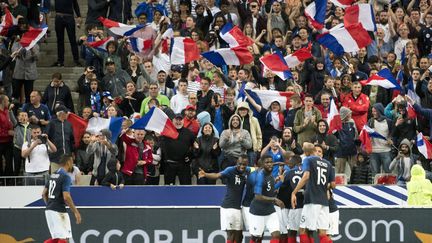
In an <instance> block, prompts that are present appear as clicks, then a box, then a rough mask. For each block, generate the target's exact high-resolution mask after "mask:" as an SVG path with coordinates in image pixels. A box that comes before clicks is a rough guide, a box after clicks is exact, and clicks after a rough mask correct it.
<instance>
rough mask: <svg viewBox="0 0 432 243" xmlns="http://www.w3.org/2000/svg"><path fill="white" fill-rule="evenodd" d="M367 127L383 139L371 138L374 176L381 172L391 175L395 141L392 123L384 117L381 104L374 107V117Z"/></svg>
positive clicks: (371, 159) (371, 160) (371, 158)
mask: <svg viewBox="0 0 432 243" xmlns="http://www.w3.org/2000/svg"><path fill="white" fill-rule="evenodd" d="M367 125H368V126H369V127H370V128H372V129H374V130H375V132H377V133H378V134H380V135H381V138H376V137H371V141H372V153H371V155H370V162H371V169H372V176H375V175H376V174H377V173H381V171H384V173H390V168H389V166H390V162H391V158H392V153H391V150H392V145H393V141H392V140H391V133H392V122H391V120H390V119H388V118H387V117H386V116H384V106H383V105H382V104H381V103H376V104H375V105H373V107H372V117H371V118H370V119H369V121H368V122H367ZM381 167H382V169H381Z"/></svg>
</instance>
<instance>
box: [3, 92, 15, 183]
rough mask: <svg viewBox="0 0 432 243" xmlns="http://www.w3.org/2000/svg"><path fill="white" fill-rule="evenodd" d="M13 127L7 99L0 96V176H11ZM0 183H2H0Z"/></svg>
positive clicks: (4, 96)
mask: <svg viewBox="0 0 432 243" xmlns="http://www.w3.org/2000/svg"><path fill="white" fill-rule="evenodd" d="M13 135H14V131H13V126H12V122H11V120H10V117H9V98H8V97H7V96H6V95H0V176H12V175H13V168H12V163H13V162H12V148H13V145H12V140H13ZM3 157H4V160H5V161H6V167H5V170H4V171H3V163H2V161H3ZM0 183H2V182H1V181H0Z"/></svg>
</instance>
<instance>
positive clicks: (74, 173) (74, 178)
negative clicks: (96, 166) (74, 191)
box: [66, 160, 81, 185]
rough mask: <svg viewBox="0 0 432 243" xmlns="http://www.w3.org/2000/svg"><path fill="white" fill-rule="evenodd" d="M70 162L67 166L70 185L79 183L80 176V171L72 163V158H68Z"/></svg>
mask: <svg viewBox="0 0 432 243" xmlns="http://www.w3.org/2000/svg"><path fill="white" fill-rule="evenodd" d="M67 163H69V164H70V166H69V170H67V171H66V172H67V174H68V176H69V177H70V178H71V184H72V185H79V184H80V180H79V179H80V176H81V171H80V170H79V168H78V167H77V166H76V165H74V164H73V160H68V162H67Z"/></svg>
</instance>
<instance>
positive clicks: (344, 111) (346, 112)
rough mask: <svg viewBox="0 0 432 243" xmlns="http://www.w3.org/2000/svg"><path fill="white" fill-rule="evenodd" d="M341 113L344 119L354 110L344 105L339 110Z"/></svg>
mask: <svg viewBox="0 0 432 243" xmlns="http://www.w3.org/2000/svg"><path fill="white" fill-rule="evenodd" d="M339 113H340V118H341V120H342V121H343V120H345V118H346V117H347V116H349V115H350V114H351V113H352V111H351V110H350V109H349V108H347V107H345V106H342V107H341V108H340V110H339Z"/></svg>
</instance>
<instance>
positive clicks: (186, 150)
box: [160, 113, 195, 185]
mask: <svg viewBox="0 0 432 243" xmlns="http://www.w3.org/2000/svg"><path fill="white" fill-rule="evenodd" d="M172 121H173V123H174V126H175V128H176V129H177V132H178V133H179V135H178V137H177V139H172V138H169V137H165V136H161V139H160V147H161V150H162V154H163V155H164V156H163V157H164V160H165V185H174V184H175V179H176V176H178V178H179V181H180V184H181V185H190V184H191V183H192V177H191V173H192V172H191V162H192V161H191V159H192V158H191V157H192V148H193V144H194V142H195V136H194V134H193V133H192V132H191V131H190V130H189V129H187V128H185V127H183V115H182V114H181V113H177V114H175V115H174V118H173V119H172ZM173 151H175V152H173Z"/></svg>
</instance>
